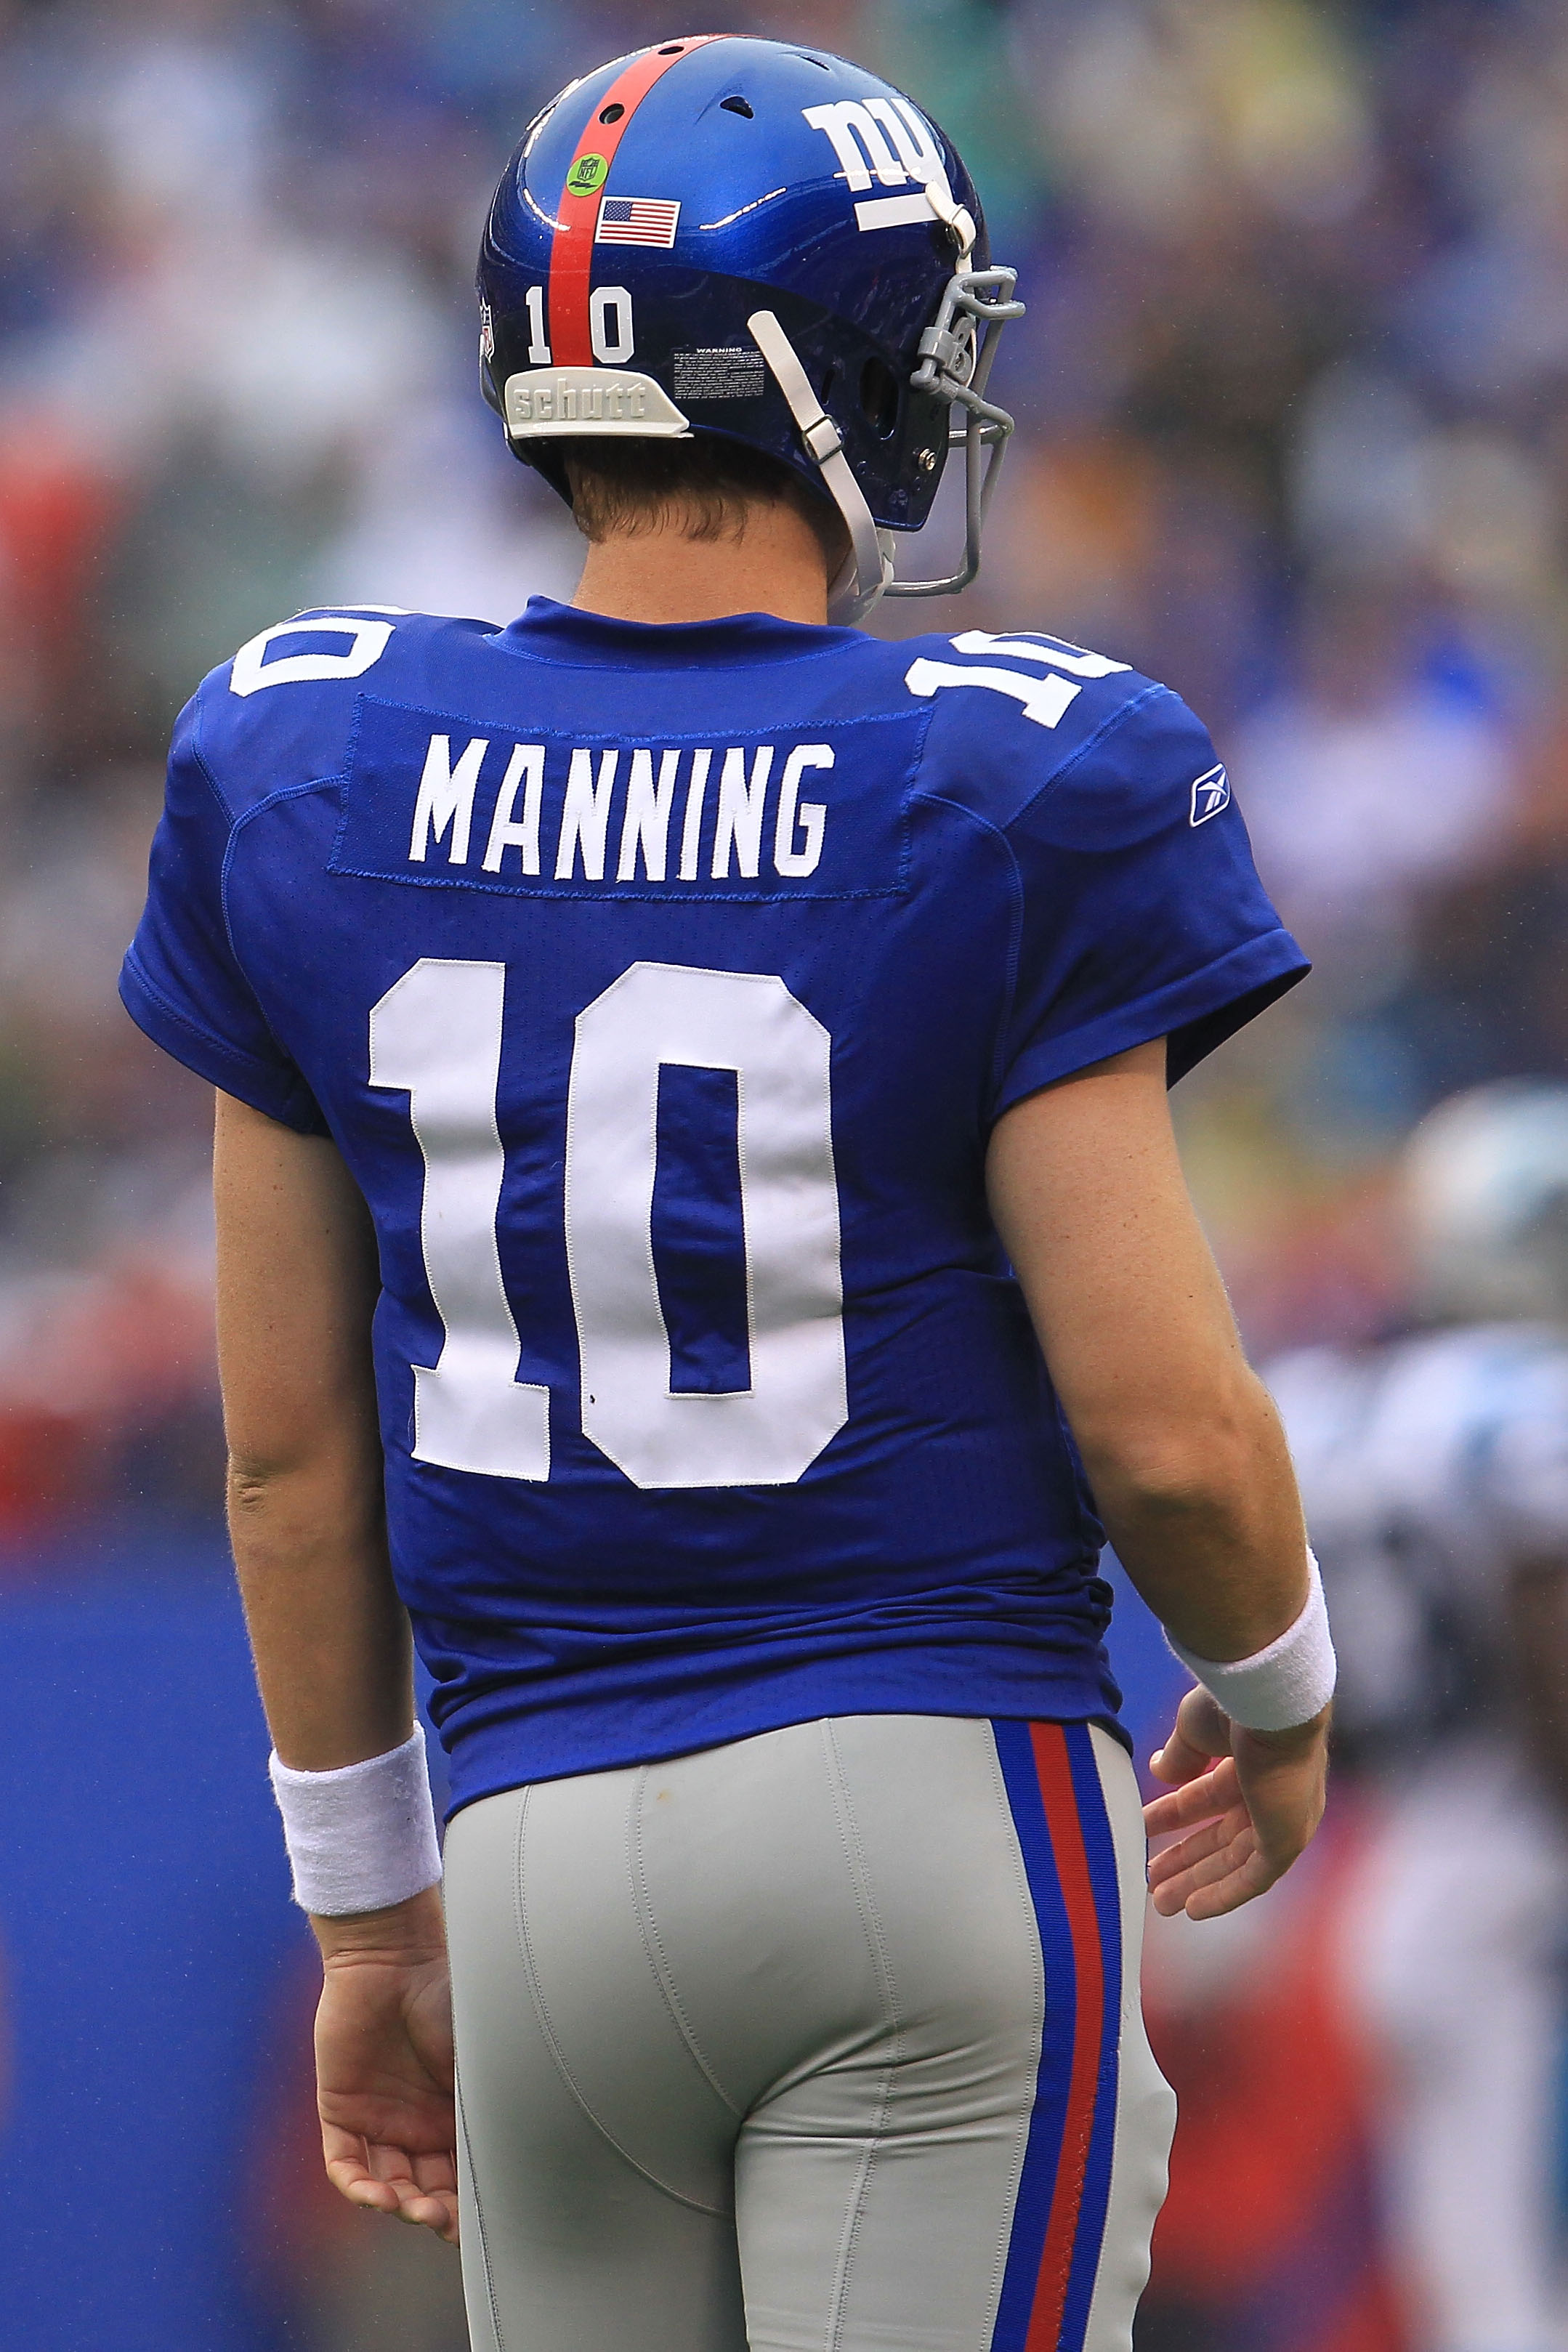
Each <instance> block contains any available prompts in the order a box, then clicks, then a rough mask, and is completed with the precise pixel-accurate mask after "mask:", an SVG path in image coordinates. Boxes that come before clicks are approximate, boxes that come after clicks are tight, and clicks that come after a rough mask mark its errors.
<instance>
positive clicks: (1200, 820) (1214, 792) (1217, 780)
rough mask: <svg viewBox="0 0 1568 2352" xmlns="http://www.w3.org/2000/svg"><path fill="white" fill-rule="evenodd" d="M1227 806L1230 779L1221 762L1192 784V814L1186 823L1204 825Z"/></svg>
mask: <svg viewBox="0 0 1568 2352" xmlns="http://www.w3.org/2000/svg"><path fill="white" fill-rule="evenodd" d="M1229 806H1230V778H1229V777H1228V776H1227V775H1226V772H1225V767H1224V763H1223V762H1222V763H1221V764H1220V765H1219V766H1218V767H1214V768H1208V769H1205V772H1204V773H1203V774H1202V775H1201V776H1199V777H1198V778H1197V779H1196V781H1195V782H1194V785H1193V805H1192V814H1191V816H1190V817H1189V818H1188V820H1187V821H1188V823H1189V824H1207V823H1208V821H1209V819H1210V817H1211V816H1218V814H1219V813H1220V811H1221V809H1226V808H1228V807H1229Z"/></svg>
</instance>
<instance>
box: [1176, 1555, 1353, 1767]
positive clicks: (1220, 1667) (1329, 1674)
mask: <svg viewBox="0 0 1568 2352" xmlns="http://www.w3.org/2000/svg"><path fill="white" fill-rule="evenodd" d="M1307 1574H1308V1579H1309V1582H1308V1590H1307V1605H1306V1607H1305V1608H1304V1609H1303V1610H1302V1612H1301V1613H1300V1616H1299V1617H1298V1618H1297V1620H1296V1622H1295V1623H1294V1624H1293V1625H1288V1626H1287V1627H1286V1629H1285V1631H1284V1633H1281V1634H1280V1635H1279V1637H1278V1639H1277V1640H1275V1641H1272V1642H1270V1643H1269V1644H1268V1648H1267V1649H1265V1650H1259V1651H1258V1652H1257V1653H1256V1654H1255V1655H1253V1656H1252V1657H1250V1658H1237V1659H1235V1660H1233V1661H1232V1663H1231V1664H1228V1665H1225V1664H1221V1663H1220V1662H1219V1661H1218V1660H1217V1659H1215V1658H1200V1657H1198V1656H1197V1655H1195V1654H1194V1652H1193V1651H1191V1650H1184V1648H1183V1647H1182V1645H1181V1643H1180V1642H1178V1641H1177V1640H1176V1638H1175V1636H1174V1634H1173V1633H1169V1632H1167V1633H1166V1635H1165V1639H1166V1641H1167V1642H1168V1643H1170V1645H1171V1647H1172V1649H1173V1651H1174V1652H1175V1654H1176V1655H1177V1657H1178V1658H1180V1660H1181V1662H1182V1664H1183V1665H1184V1666H1185V1667H1186V1669H1187V1672H1188V1673H1189V1674H1190V1675H1195V1676H1196V1677H1197V1679H1198V1681H1199V1682H1200V1683H1202V1685H1203V1686H1204V1688H1205V1690H1206V1691H1207V1692H1209V1694H1210V1695H1211V1696H1213V1697H1214V1698H1215V1699H1216V1700H1217V1701H1218V1703H1219V1705H1220V1706H1222V1707H1223V1708H1224V1709H1225V1711H1226V1715H1228V1716H1229V1717H1230V1719H1231V1721H1232V1723H1239V1724H1242V1725H1244V1726H1245V1727H1246V1728H1247V1730H1248V1731H1290V1730H1293V1729H1294V1728H1295V1727H1296V1725H1298V1724H1300V1723H1310V1721H1311V1720H1312V1717H1314V1716H1315V1715H1321V1713H1322V1711H1323V1709H1324V1707H1326V1706H1327V1705H1328V1703H1329V1701H1330V1700H1331V1698H1332V1696H1333V1695H1334V1679H1335V1675H1336V1674H1337V1672H1338V1667H1337V1664H1336V1661H1335V1658H1334V1645H1333V1641H1332V1639H1331V1635H1330V1633H1329V1612H1328V1608H1327V1606H1326V1604H1325V1602H1324V1600H1323V1580H1322V1578H1321V1576H1320V1575H1319V1573H1318V1563H1317V1561H1316V1560H1315V1559H1314V1558H1313V1557H1312V1554H1311V1552H1310V1551H1309V1552H1308V1554H1307Z"/></svg>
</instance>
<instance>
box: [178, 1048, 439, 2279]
mask: <svg viewBox="0 0 1568 2352" xmlns="http://www.w3.org/2000/svg"><path fill="white" fill-rule="evenodd" d="M214 1198H215V1202H216V1212H217V1309H218V1361H219V1371H220V1376H221V1380H222V1385H223V1397H224V1421H225V1427H226V1433H227V1439H228V1451H229V1468H228V1504H229V1531H230V1537H231V1540H232V1542H233V1547H234V1557H235V1563H236V1566H237V1570H238V1571H239V1584H240V1591H241V1594H242V1596H243V1599H244V1601H245V1612H246V1619H247V1624H248V1627H249V1632H250V1641H251V1648H252V1650H253V1652H254V1654H255V1659H256V1670H257V1678H258V1682H259V1684H260V1686H261V1696H262V1700H263V1703H264V1705H265V1706H266V1710H267V1719H268V1726H269V1727H270V1729H271V1732H272V1738H273V1742H274V1744H275V1746H276V1748H277V1750H278V1753H279V1758H280V1759H281V1760H282V1762H283V1763H285V1764H287V1765H291V1766H293V1767H294V1768H295V1769H297V1770H299V1771H302V1772H328V1771H332V1770H334V1769H337V1768H339V1767H341V1766H342V1765H346V1764H354V1763H359V1762H361V1761H363V1760H364V1759H369V1758H372V1757H377V1756H382V1755H384V1754H385V1753H386V1752H387V1751H388V1750H389V1749H391V1748H396V1747H397V1746H398V1745H399V1744H400V1743H401V1742H403V1741H404V1740H405V1739H406V1738H408V1736H409V1731H410V1727H411V1725H412V1723H413V1719H414V1711H413V1710H414V1697H413V1682H412V1669H411V1648H410V1642H409V1632H408V1620H407V1617H406V1615H405V1612H404V1610H403V1606H402V1603H401V1602H400V1601H399V1600H398V1598H397V1594H396V1591H395V1589H394V1586H393V1581H392V1573H391V1569H390V1566H389V1563H388V1559H387V1551H386V1537H385V1528H384V1504H383V1461H382V1451H381V1443H380V1436H379V1432H378V1427H377V1421H376V1407H375V1390H374V1373H373V1368H372V1360H371V1337H370V1334H371V1316H372V1313H373V1311H374V1305H375V1299H376V1295H377V1278H376V1261H375V1244H374V1236H373V1234H372V1233H371V1230H370V1222H369V1217H368V1214H367V1213H366V1210H365V1206H364V1202H363V1199H362V1198H361V1196H360V1193H359V1191H358V1188H357V1187H356V1185H355V1184H354V1181H353V1178H352V1177H351V1176H350V1174H349V1171H348V1170H347V1168H346V1167H345V1165H344V1163H343V1161H342V1159H341V1157H340V1156H339V1154H338V1151H337V1150H336V1148H335V1146H334V1145H333V1144H332V1143H331V1142H330V1141H329V1140H328V1139H326V1138H325V1137H324V1136H318V1135H301V1134H300V1133H298V1132H296V1130H295V1129H292V1128H289V1127H285V1126H283V1125H282V1124H281V1123H280V1122H279V1121H278V1120H276V1119H272V1118H268V1117H266V1115H265V1114H264V1113H263V1112H261V1111H259V1110H257V1109H254V1108H251V1106H250V1105H248V1104H247V1103H243V1102H239V1101H237V1100H236V1099H235V1098H234V1097H232V1096H229V1095H226V1094H222V1093H220V1094H219V1096H218V1097H217V1122H216V1140H215V1150H214ZM310 1924H311V1926H312V1927H314V1929H315V1931H316V1937H317V1940H318V1942H319V1943H320V1945H321V1956H322V1964H323V1982H322V1989H321V2005H320V2007H319V2009H318V2011H317V2017H316V2067H317V2086H318V2099H319V2105H320V2110H321V2141H322V2149H323V2153H324V2156H325V2159H326V2167H327V2171H328V2174H329V2175H330V2177H331V2179H332V2181H333V2183H334V2184H335V2186H336V2187H337V2188H338V2189H341V2190H342V2194H343V2195H344V2196H345V2197H347V2198H348V2199H349V2200H350V2201H351V2203H353V2204H357V2205H363V2206H367V2207H369V2208H371V2209H373V2210H377V2211H381V2212H385V2213H395V2214H397V2215H398V2216H399V2217H400V2218H401V2219H402V2220H404V2221H413V2222H418V2223H422V2224H424V2225H425V2226H426V2227H428V2228H430V2229H433V2230H435V2231H437V2233H438V2234H439V2235H440V2236H442V2237H445V2238H447V2239H455V2238H456V2235H457V2173H456V2156H455V2147H456V2133H455V2123H454V2114H453V2093H452V2032H451V2017H450V2005H449V2000H448V1994H447V1954H446V1938H445V1931H444V1927H443V1921H442V1914H441V1899H440V1894H439V1890H438V1889H437V1887H434V1886H431V1887H427V1888H426V1890H425V1891H424V1893H422V1894H418V1895H413V1896H412V1897H410V1898H409V1900H407V1901H406V1902H403V1903H397V1904H394V1905H391V1906H388V1907H387V1908H385V1909H383V1910H378V1911H367V1912H359V1913H356V1914H352V1915H350V1916H346V1917H316V1916H312V1918H311V1922H310Z"/></svg>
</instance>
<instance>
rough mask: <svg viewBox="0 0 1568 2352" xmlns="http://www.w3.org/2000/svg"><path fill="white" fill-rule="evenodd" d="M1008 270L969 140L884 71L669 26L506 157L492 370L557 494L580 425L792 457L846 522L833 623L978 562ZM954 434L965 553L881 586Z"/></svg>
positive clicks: (489, 287) (997, 416) (521, 453)
mask: <svg viewBox="0 0 1568 2352" xmlns="http://www.w3.org/2000/svg"><path fill="white" fill-rule="evenodd" d="M1012 283H1013V273H1012V272H1011V271H1010V270H1005V269H999V268H993V267H992V266H991V265H990V262H989V257H988V254H987V250H986V246H985V232H984V221H983V218H982V216H981V214H980V206H979V200H978V198H977V196H976V195H975V193H974V190H973V184H972V183H971V182H970V180H969V177H968V174H967V173H966V172H965V171H964V169H963V163H962V162H961V161H960V159H959V158H958V156H957V154H956V152H954V151H953V150H952V147H951V145H950V144H949V143H948V142H947V141H946V140H945V139H944V138H943V137H942V133H941V132H940V131H938V130H937V129H936V127H935V126H934V125H933V124H931V123H929V122H928V121H926V119H925V118H924V117H923V116H922V115H921V114H920V113H919V112H918V110H916V109H915V108H914V107H913V106H912V105H911V104H910V100H907V99H905V98H903V97H902V96H901V95H900V93H899V92H897V91H895V90H892V89H889V86H888V85H887V84H886V83H883V82H880V81H879V80H878V79H876V77H875V76H873V75H870V74H868V73H865V72H863V71H862V70H861V69H860V68H858V67H855V66H850V65H847V64H845V63H843V62H842V61H841V60H839V59H837V58H831V57H828V56H826V54H817V53H816V52H812V51H808V50H805V49H799V48H795V47H791V46H789V45H788V44H784V43H779V42H772V41H760V40H751V39H744V38H730V37H712V38H698V39H691V40H687V41H672V42H668V43H664V44H661V45H658V47H652V48H649V49H647V50H643V51H639V52H637V53H636V54H635V55H634V56H633V57H631V58H623V59H618V60H616V62H614V63H612V64H610V65H608V66H605V67H602V68H599V70H598V71H597V72H595V73H593V74H590V75H587V76H586V77H584V79H583V80H581V81H579V82H577V83H574V84H573V85H572V86H571V87H570V88H569V89H566V90H564V91H563V92H562V94H561V96H560V97H559V98H558V99H556V100H554V101H553V102H552V105H551V106H550V107H548V108H547V109H545V110H544V111H543V113H542V115H540V116H539V117H538V118H537V119H536V121H535V122H534V123H533V124H532V125H531V128H530V131H529V132H528V135H527V137H526V138H525V139H524V140H523V142H522V143H521V146H520V148H519V149H518V151H517V152H516V154H515V155H514V156H513V157H512V159H511V162H510V163H509V165H508V167H507V171H506V173H505V175H504V176H503V178H502V181H501V184H500V188H499V190H498V191H497V194H496V198H495V201H494V203H493V205H492V206H491V209H490V215H489V221H488V222H487V225H486V230H485V236H484V242H483V246H482V248H481V252H480V257H479V297H480V302H481V316H482V320H483V322H484V323H483V331H482V334H481V342H480V375H481V383H482V384H483V387H484V390H485V395H486V397H487V399H488V400H489V402H490V404H491V405H492V406H493V407H495V408H496V409H498V411H499V412H500V415H502V418H503V421H504V422H505V425H506V427H507V436H508V440H509V442H510V446H511V447H512V449H513V451H514V453H515V454H516V455H517V456H518V457H521V458H522V459H523V460H524V462H525V463H528V464H531V465H533V466H535V467H537V468H538V470H539V471H541V472H542V473H543V474H544V476H545V478H547V479H548V480H550V481H551V482H552V484H553V486H554V487H555V488H557V489H558V490H560V491H561V492H562V494H563V495H565V485H564V476H563V467H562V465H561V459H560V455H559V451H558V449H557V448H555V447H554V446H552V445H554V444H556V443H558V442H559V440H560V439H561V438H563V437H564V436H568V435H571V436H584V435H588V436H592V435H595V434H613V435H617V436H632V435H637V434H644V435H649V436H654V437H665V436H668V437H682V438H684V437H687V436H697V437H700V436H702V435H704V434H710V435H715V436H721V437H723V438H727V439H730V440H733V441H738V442H741V443H742V444H744V445H745V446H749V447H752V448H754V449H759V450H761V451H763V453H764V454H765V455H767V456H770V457H773V458H775V459H777V460H778V461H779V462H781V463H783V464H784V465H786V466H788V467H791V468H792V469H793V470H794V471H795V473H797V474H798V475H799V476H800V477H801V478H802V479H803V480H805V482H806V483H807V484H808V485H809V486H810V488H812V489H813V490H814V491H816V493H817V494H818V495H826V496H828V497H830V498H831V499H833V500H834V502H835V503H836V504H837V505H838V507H839V509H840V510H841V512H843V514H844V518H845V520H846V522H847V525H848V526H849V530H850V536H851V540H852V542H853V544H854V546H855V550H856V553H855V557H854V559H853V561H852V563H851V566H850V567H849V572H850V574H851V576H849V577H848V578H847V579H841V581H840V582H839V583H836V593H835V602H834V617H835V618H844V619H848V618H858V617H859V616H860V614H862V613H864V612H865V611H867V610H868V609H869V607H870V605H871V604H874V603H875V602H876V601H877V598H878V597H879V595H881V594H882V593H884V592H885V591H887V590H889V588H890V590H891V593H895V594H897V593H937V592H938V591H941V590H945V589H947V588H948V587H950V586H951V587H956V586H960V585H962V584H963V582H964V581H965V580H967V579H968V578H971V577H973V570H974V567H975V565H976V563H977V562H978V556H979V531H980V522H981V518H982V515H983V512H984V504H985V502H986V499H987V498H988V495H989V491H990V489H991V488H993V487H994V478H995V467H996V465H997V462H998V460H999V458H1000V455H1001V451H1002V448H1003V446H1004V444H1005V437H1006V435H1007V433H1008V432H1010V430H1011V427H1012V420H1011V419H1010V418H1009V417H1008V416H1007V415H1006V414H1005V411H1003V410H1000V409H998V408H996V407H995V406H994V404H992V403H990V402H989V401H988V400H987V399H986V397H985V392H984V385H985V379H986V376H987V374H988V373H989V370H990V365H991V360H992V357H993V356H994V344H995V339H996V336H997V334H998V332H999V331H1000V327H1001V325H1002V323H1003V322H1004V321H1005V320H1006V319H1007V318H1010V317H1016V316H1017V315H1018V313H1019V311H1020V310H1021V308H1022V306H1021V305H1019V304H1017V303H1016V302H1014V301H1013V300H1012ZM759 317H761V318H764V319H771V320H772V321H773V331H772V332H771V333H770V332H768V331H763V334H762V338H761V340H759V335H758V332H757V331H756V329H755V327H754V323H753V322H754V321H755V320H757V319H758V318H759ZM764 343H765V344H766V345H767V350H766V351H764V349H763V344H764ZM791 357H793V359H794V361H795V362H796V365H795V368H793V369H792V368H791V366H790V364H789V362H790V359H791ZM781 368H782V369H783V371H784V376H787V377H788V378H789V380H790V382H789V387H788V388H787V389H786V385H785V383H784V379H783V377H781V374H780V369H781ZM803 379H804V382H803ZM954 418H958V419H960V420H962V421H961V422H960V424H959V425H958V426H957V429H956V430H954V427H953V424H952V420H953V419H954ZM958 444H962V445H963V446H964V449H965V468H966V476H967V489H968V500H967V503H968V507H969V527H968V531H967V535H966V536H967V545H966V551H965V562H964V565H963V567H962V568H961V570H960V571H959V572H955V573H954V574H953V575H952V578H951V580H949V581H943V582H938V583H918V582H917V583H902V582H898V583H893V582H891V580H890V564H889V562H888V560H887V557H888V551H887V548H886V544H885V542H884V543H882V544H881V545H879V543H878V533H879V532H885V531H887V530H919V528H920V527H921V524H922V523H923V522H924V521H925V520H926V518H927V516H928V515H929V514H930V511H931V502H932V500H933V499H934V497H935V494H936V490H937V486H938V484H939V482H940V480H941V478H942V468H943V466H944V465H945V463H946V460H947V457H948V453H949V448H950V446H955V445H958ZM983 460H984V461H983Z"/></svg>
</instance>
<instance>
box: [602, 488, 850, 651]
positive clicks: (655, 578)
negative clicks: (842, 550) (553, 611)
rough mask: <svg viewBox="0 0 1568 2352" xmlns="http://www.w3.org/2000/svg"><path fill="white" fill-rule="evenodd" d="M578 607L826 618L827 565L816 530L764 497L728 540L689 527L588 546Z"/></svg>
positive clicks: (622, 612) (639, 615)
mask: <svg viewBox="0 0 1568 2352" xmlns="http://www.w3.org/2000/svg"><path fill="white" fill-rule="evenodd" d="M572 602H573V603H574V604H576V605H580V606H581V608H582V609H583V611H584V612H585V613H603V614H605V616H606V618H608V619H610V620H615V621H653V622H672V621H718V620H722V619H723V618H724V617H725V615H726V614H730V613H773V614H776V616H777V617H778V619H780V620H781V621H805V622H814V623H816V625H818V626H820V625H822V624H823V623H824V622H825V621H826V618H827V567H826V562H825V560H824V557H823V553H822V549H821V546H820V544H819V542H818V541H817V538H816V532H815V531H814V530H812V528H811V526H810V524H809V523H808V522H806V520H805V518H804V517H803V516H801V515H799V514H797V513H796V512H795V509H793V508H792V507H789V506H786V505H784V503H783V502H782V501H780V502H772V501H763V500H759V501H758V502H757V503H756V504H754V505H752V506H751V507H749V508H748V509H747V513H746V520H745V524H744V527H743V529H742V530H741V531H740V532H739V533H738V534H737V535H736V536H735V537H734V538H726V539H692V538H689V536H688V535H687V533H686V532H685V531H683V530H674V529H670V528H668V527H667V528H665V529H663V530H638V531H616V532H614V533H612V534H611V536H610V537H608V538H606V539H600V540H595V541H593V542H592V543H591V544H590V546H589V549H588V558H587V562H585V563H584V566H583V576H582V578H581V580H579V582H578V583H577V593H576V594H575V595H574V597H573V599H572Z"/></svg>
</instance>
